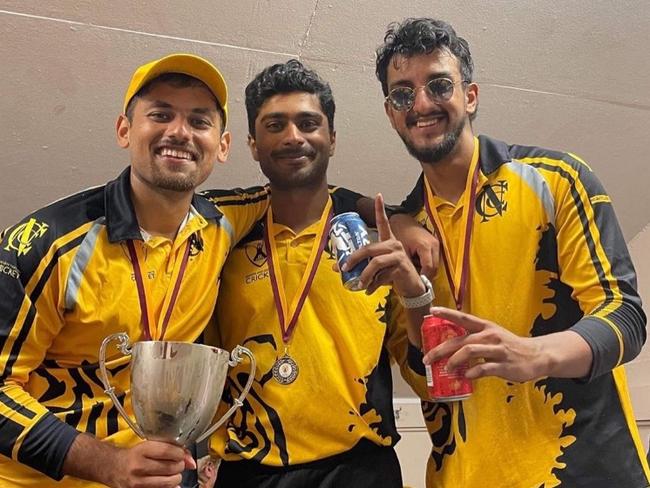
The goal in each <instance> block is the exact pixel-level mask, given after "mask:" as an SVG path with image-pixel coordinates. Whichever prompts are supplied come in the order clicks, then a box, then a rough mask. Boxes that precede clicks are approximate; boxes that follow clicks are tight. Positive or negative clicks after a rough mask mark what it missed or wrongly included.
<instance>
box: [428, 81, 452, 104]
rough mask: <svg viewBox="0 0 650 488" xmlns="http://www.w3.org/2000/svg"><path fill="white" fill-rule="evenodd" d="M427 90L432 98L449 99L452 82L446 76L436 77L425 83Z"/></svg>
mask: <svg viewBox="0 0 650 488" xmlns="http://www.w3.org/2000/svg"><path fill="white" fill-rule="evenodd" d="M427 91H428V92H429V95H431V97H432V98H433V99H434V100H445V101H446V100H449V99H450V98H451V96H452V94H453V93H454V82H453V81H451V80H448V79H447V78H436V79H435V80H431V81H430V82H429V83H427Z"/></svg>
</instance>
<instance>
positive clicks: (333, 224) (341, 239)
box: [330, 212, 370, 291]
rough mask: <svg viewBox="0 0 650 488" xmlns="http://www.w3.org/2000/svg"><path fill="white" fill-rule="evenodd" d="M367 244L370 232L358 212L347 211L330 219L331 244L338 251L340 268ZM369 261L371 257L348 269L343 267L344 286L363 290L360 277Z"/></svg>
mask: <svg viewBox="0 0 650 488" xmlns="http://www.w3.org/2000/svg"><path fill="white" fill-rule="evenodd" d="M367 244H370V233H369V232H368V227H366V224H365V222H364V221H363V220H362V219H361V217H360V216H359V214H358V213H356V212H345V213H342V214H339V215H335V216H334V218H332V220H331V221H330V245H331V247H332V251H333V252H336V262H337V264H338V266H339V269H341V268H342V266H343V264H345V262H346V261H347V260H348V258H349V257H350V255H351V254H352V253H353V252H354V251H356V250H357V249H359V248H361V247H363V246H365V245H367ZM369 262H370V260H369V259H364V260H363V261H361V262H359V263H357V264H356V265H355V266H354V267H353V268H352V269H349V270H347V271H343V270H342V269H341V279H342V280H343V286H344V287H345V288H347V289H348V290H351V291H360V290H362V289H363V286H362V285H361V280H360V279H359V277H360V276H361V273H362V272H363V270H364V269H366V266H368V263H369Z"/></svg>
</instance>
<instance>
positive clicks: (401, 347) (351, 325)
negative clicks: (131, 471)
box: [206, 189, 425, 467]
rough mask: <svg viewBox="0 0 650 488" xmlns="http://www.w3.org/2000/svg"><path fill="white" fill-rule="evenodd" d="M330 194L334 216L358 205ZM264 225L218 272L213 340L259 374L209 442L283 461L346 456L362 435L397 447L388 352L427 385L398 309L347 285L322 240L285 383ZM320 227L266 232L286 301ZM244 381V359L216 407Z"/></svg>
mask: <svg viewBox="0 0 650 488" xmlns="http://www.w3.org/2000/svg"><path fill="white" fill-rule="evenodd" d="M330 195H331V199H332V204H333V213H334V214H340V213H342V212H346V211H350V210H355V207H354V201H355V200H356V198H354V197H352V198H351V197H350V196H349V192H348V191H347V190H343V189H337V190H336V191H334V190H331V191H330ZM354 195H356V194H354ZM265 225H266V222H265V219H263V220H261V221H260V222H258V224H257V225H256V226H255V227H254V228H253V230H252V231H251V233H250V234H249V235H248V236H246V237H245V238H244V239H242V240H241V241H240V242H239V244H238V245H237V246H236V247H235V249H234V250H233V252H232V253H231V255H230V257H229V258H228V262H227V263H226V265H225V266H224V269H223V272H222V280H221V290H220V292H219V300H218V302H217V308H216V322H217V327H216V329H215V330H214V332H215V337H214V338H213V339H212V342H214V343H215V344H216V345H219V346H220V347H222V348H225V349H227V350H231V349H232V348H234V347H235V346H236V345H238V344H241V345H243V346H245V347H247V348H249V349H250V350H251V351H252V352H253V354H254V355H255V357H256V359H257V370H256V372H255V381H254V383H253V387H252V389H251V391H250V393H249V394H248V396H247V397H246V398H245V400H244V404H243V406H242V407H241V408H240V409H239V410H237V411H236V412H235V414H234V415H233V417H232V418H231V419H230V420H229V421H228V422H227V424H226V425H225V426H224V427H223V428H221V429H220V430H218V431H217V432H216V433H215V434H214V435H213V437H212V438H211V440H210V447H211V451H212V454H214V455H215V456H218V457H220V458H223V459H226V460H229V461H237V460H241V459H248V460H252V461H255V462H258V463H260V464H262V465H265V466H272V467H282V466H289V465H297V464H303V463H309V462H313V461H317V460H321V459H324V458H327V457H329V456H333V455H336V454H339V453H344V452H347V451H349V450H350V449H351V448H353V447H354V446H355V445H356V444H357V443H358V442H359V441H360V440H361V439H367V440H369V441H371V442H373V443H375V444H376V445H380V446H393V445H394V444H395V443H396V442H397V440H398V439H399V435H398V433H397V430H396V427H395V421H394V415H393V408H392V379H391V368H390V363H391V358H393V359H394V360H396V361H397V362H398V363H399V364H400V367H401V368H402V370H403V374H404V375H405V376H406V377H407V381H409V382H410V383H417V382H420V383H421V384H422V388H424V387H425V386H424V378H423V377H422V376H419V375H417V374H416V373H413V372H412V371H411V369H410V368H409V363H408V361H409V360H410V358H413V357H417V352H415V353H413V351H411V355H409V354H408V353H409V345H408V339H407V336H406V329H405V322H404V321H405V320H406V317H405V315H404V314H403V311H401V312H400V311H399V310H398V308H397V307H396V306H395V303H394V297H393V295H392V294H390V289H389V288H388V287H382V288H380V289H378V290H377V291H376V292H375V293H373V294H372V295H366V294H365V293H363V292H352V291H348V290H347V289H345V288H344V287H343V284H342V282H341V275H340V274H339V273H338V272H336V271H334V270H333V269H332V265H333V264H334V263H335V256H336V254H335V252H334V253H333V252H332V249H331V248H330V244H329V242H328V243H327V244H326V247H325V250H324V252H323V253H322V255H321V257H320V261H319V262H318V266H317V268H316V272H315V275H314V278H313V283H312V286H311V288H310V289H309V292H308V294H307V298H306V300H305V303H304V306H303V308H302V311H301V312H300V315H299V316H298V320H297V325H296V327H295V329H294V332H293V335H292V337H291V339H290V341H289V343H288V351H287V352H288V355H289V356H290V357H291V358H292V359H294V360H295V363H296V364H297V366H298V368H299V374H298V376H297V377H296V379H295V381H294V382H293V383H291V384H287V385H285V384H281V383H280V382H278V381H277V380H276V379H275V378H274V377H273V372H272V369H273V366H274V363H275V362H276V360H277V359H278V358H281V357H282V356H283V355H284V353H285V344H284V342H283V338H282V333H281V329H280V322H279V319H278V312H277V311H276V306H275V303H274V296H273V291H272V284H271V280H270V277H269V265H268V262H267V257H268V253H267V250H266V246H265V243H264V238H263V236H264V231H265V230H264V227H265ZM318 225H319V223H318V222H316V223H314V224H312V225H311V226H309V227H307V228H306V229H304V230H303V231H301V232H299V233H297V234H296V233H294V232H293V231H292V230H291V229H290V228H288V227H286V226H283V225H280V224H277V223H274V224H273V228H272V231H271V233H270V238H273V239H275V245H274V247H275V249H277V253H278V256H277V257H278V260H277V262H278V263H279V265H280V268H281V274H282V281H283V283H284V289H285V293H286V298H287V300H288V301H291V300H292V299H293V297H294V296H295V292H296V290H297V289H298V287H299V283H300V282H301V277H302V276H303V274H304V272H305V269H306V267H307V263H308V259H309V257H310V252H311V249H312V245H313V243H314V240H315V239H316V235H317V233H318V230H317V229H318ZM398 313H400V314H401V315H398ZM210 331H212V329H210ZM210 331H206V339H209V338H210ZM420 361H421V356H420ZM420 366H421V362H420ZM247 379H248V365H247V364H242V365H239V366H237V367H235V368H233V369H232V370H231V371H230V372H229V379H228V381H227V383H226V389H225V391H224V400H225V401H224V402H223V403H224V405H222V407H221V413H223V411H225V410H226V408H227V407H228V406H230V405H232V403H233V399H234V398H237V397H238V396H239V394H240V392H241V391H242V388H243V386H244V385H245V383H246V380H247Z"/></svg>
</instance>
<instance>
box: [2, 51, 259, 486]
mask: <svg viewBox="0 0 650 488" xmlns="http://www.w3.org/2000/svg"><path fill="white" fill-rule="evenodd" d="M227 115H228V105H227V89H226V85H225V82H224V80H223V77H222V76H221V74H220V73H219V71H218V70H217V68H215V67H214V66H213V65H212V64H210V63H209V62H208V61H206V60H204V59H202V58H199V57H197V56H192V55H189V54H174V55H170V56H167V57H164V58H162V59H158V60H155V61H152V62H151V63H148V64H145V65H143V66H141V67H139V68H138V69H137V70H136V71H135V73H134V74H133V78H132V79H131V82H130V83H129V86H128V88H127V91H126V95H125V99H124V107H123V112H122V113H121V114H120V116H119V117H118V120H117V139H118V143H119V145H120V146H121V147H122V148H125V149H128V151H129V154H130V162H131V164H130V166H129V167H128V168H127V169H125V170H124V172H123V173H122V174H121V175H120V176H119V177H118V178H117V179H115V180H113V181H111V182H109V183H107V184H106V185H104V186H101V187H97V188H92V189H88V190H85V191H83V192H81V193H78V194H76V195H73V196H70V197H67V198H64V199H62V200H59V201H57V202H54V203H52V204H50V205H48V206H46V207H44V208H42V209H40V210H37V211H36V212H34V213H32V214H31V215H29V216H27V217H26V218H25V219H23V220H22V221H21V222H20V223H18V224H17V225H16V226H14V227H11V228H9V229H8V230H7V231H6V232H4V233H3V235H2V238H1V242H0V263H2V269H3V270H4V271H3V273H1V274H0V351H1V353H0V374H1V377H0V429H1V430H2V436H0V453H1V454H2V456H1V457H0V480H1V481H0V485H2V486H3V487H4V486H12V487H18V486H20V487H38V488H47V487H54V486H61V485H62V484H63V485H65V486H66V487H67V488H74V487H84V488H88V487H99V486H106V485H107V486H111V487H119V488H126V487H132V486H138V487H142V488H146V487H157V488H161V487H170V488H171V487H176V486H178V485H179V484H180V483H181V472H182V471H183V470H184V469H189V468H194V467H195V464H194V461H193V460H192V458H191V457H190V456H189V455H188V454H187V453H186V452H185V451H184V450H183V449H182V448H181V447H178V446H175V445H172V444H168V443H165V442H156V441H144V442H139V439H138V438H137V436H136V435H135V433H134V432H132V431H131V429H130V428H129V427H128V426H127V424H126V423H125V421H124V420H123V419H122V418H120V417H119V416H118V415H117V410H116V409H115V407H114V406H113V405H112V404H111V401H110V399H109V398H108V396H107V395H106V394H105V393H104V391H103V390H104V388H103V386H102V384H101V382H100V381H99V379H98V364H97V363H98V353H99V348H100V345H101V343H102V340H103V339H104V338H105V337H107V336H109V335H110V334H114V333H117V332H126V333H127V334H128V335H129V337H130V339H131V341H132V342H136V341H140V340H150V339H154V340H161V339H165V340H173V341H183V342H194V341H196V340H197V339H199V338H200V336H201V334H202V332H203V329H204V327H205V325H206V324H207V323H208V320H209V318H210V317H211V314H212V310H213V307H214V303H215V301H216V297H217V282H218V279H219V272H220V270H221V267H222V265H223V263H224V261H225V259H226V256H227V255H228V253H229V251H230V248H231V247H232V246H233V245H234V243H235V242H237V241H238V240H239V238H241V237H242V236H243V235H244V234H246V233H247V232H248V231H249V230H250V228H251V226H252V225H253V224H254V223H255V222H256V221H257V220H258V219H259V218H260V216H261V215H263V214H264V211H265V210H266V207H267V201H266V191H265V190H261V189H260V191H259V192H257V193H255V192H251V193H245V192H219V196H220V198H221V200H219V199H217V198H216V193H215V194H211V193H207V194H205V195H202V196H200V195H198V194H195V193H194V190H195V189H196V188H197V186H198V185H200V184H201V183H203V182H204V181H205V179H206V178H207V177H208V175H209V174H210V173H211V171H212V168H213V166H214V164H215V163H217V162H224V161H225V159H226V156H227V154H228V150H229V146H230V134H229V133H228V132H227V131H226V130H225V126H226V119H227ZM213 193H214V192H213ZM220 201H225V203H226V205H224V206H223V207H222V208H219V207H217V206H216V205H215V203H218V202H220ZM255 202H257V203H255ZM110 356H112V357H109V358H108V359H109V360H108V361H107V367H108V370H109V372H110V376H112V379H111V382H112V384H113V385H114V387H115V388H116V389H117V392H118V394H119V398H120V401H122V402H124V406H125V408H126V410H127V412H128V413H129V414H130V415H131V416H132V415H133V412H132V408H131V403H130V395H127V394H125V393H124V392H128V391H129V389H130V385H129V374H130V368H129V359H128V357H124V356H121V355H116V354H114V353H113V352H112V351H111V353H110ZM120 392H121V393H120ZM55 480H63V481H62V483H59V482H57V481H55ZM85 480H88V481H85Z"/></svg>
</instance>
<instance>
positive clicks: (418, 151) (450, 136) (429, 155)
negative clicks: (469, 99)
mask: <svg viewBox="0 0 650 488" xmlns="http://www.w3.org/2000/svg"><path fill="white" fill-rule="evenodd" d="M466 123H467V118H466V117H463V120H461V121H460V122H459V124H458V126H457V127H456V128H455V129H454V130H452V131H449V132H446V133H445V136H444V138H443V140H442V142H441V143H440V144H436V145H435V146H432V147H425V148H419V147H416V146H415V145H414V144H412V143H411V141H409V140H408V139H407V137H406V136H405V135H402V134H400V135H399V136H400V137H401V139H402V141H403V142H404V145H405V146H406V149H407V151H408V152H409V154H410V155H411V156H413V157H414V158H415V159H417V160H418V161H420V162H421V163H424V164H435V163H438V162H440V161H442V160H443V159H445V158H446V157H447V156H449V154H451V152H452V151H453V150H454V148H455V147H456V144H457V143H458V140H459V139H460V135H461V134H462V132H463V129H464V128H465V124H466Z"/></svg>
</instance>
